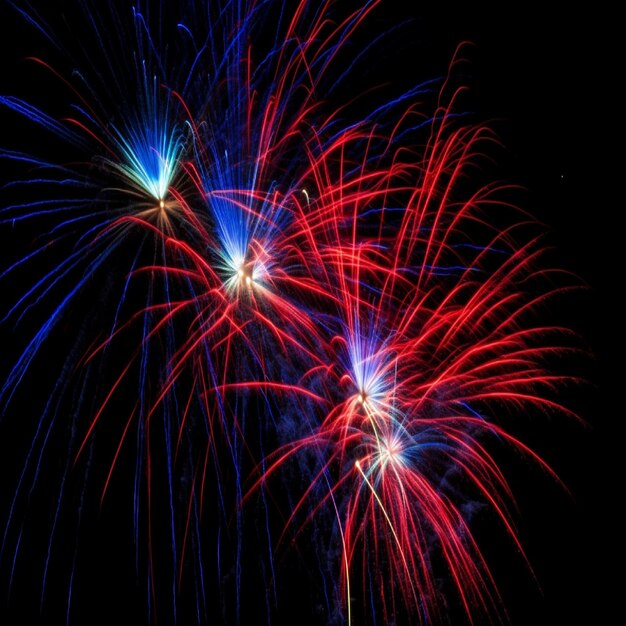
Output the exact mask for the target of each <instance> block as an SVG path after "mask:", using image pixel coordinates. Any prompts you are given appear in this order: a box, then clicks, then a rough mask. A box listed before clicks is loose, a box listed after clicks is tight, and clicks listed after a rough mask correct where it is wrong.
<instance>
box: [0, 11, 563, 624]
mask: <svg viewBox="0 0 626 626" xmlns="http://www.w3.org/2000/svg"><path fill="white" fill-rule="evenodd" d="M94 5H95V3H91V2H83V3H77V6H76V7H75V9H76V12H75V13H73V14H72V18H71V20H70V21H71V22H72V23H73V24H75V25H80V26H81V27H82V28H83V29H84V32H85V33H88V34H87V35H85V36H83V37H79V39H78V41H75V40H74V39H68V31H67V30H66V24H65V21H64V20H63V19H61V20H55V19H53V18H52V17H51V18H50V19H47V18H46V17H45V15H44V14H42V13H39V12H38V11H36V10H35V8H34V7H32V6H30V5H29V4H28V3H15V5H14V7H13V8H15V9H17V12H18V13H19V14H21V16H22V17H23V18H25V19H26V21H27V23H28V24H29V26H30V27H34V29H35V30H38V31H39V32H40V34H43V36H44V39H46V40H47V42H48V44H49V45H50V53H49V58H43V57H42V58H40V57H37V58H30V59H28V60H27V61H26V63H27V65H28V67H29V68H30V71H31V72H32V73H33V74H34V75H37V76H41V77H43V78H42V80H45V81H48V82H49V83H50V84H54V85H55V86H56V87H55V88H56V89H58V90H59V98H58V100H57V99H55V104H54V107H49V108H47V106H46V105H45V102H46V99H45V98H41V99H40V102H39V103H38V102H37V98H36V96H35V97H34V98H26V97H20V96H15V95H0V104H2V105H3V114H4V115H7V116H13V117H18V118H20V119H22V120H24V121H25V122H26V123H27V124H28V125H30V126H31V127H32V128H35V129H36V131H35V132H37V133H42V134H45V136H46V137H48V138H49V141H50V145H52V146H53V150H51V151H47V150H42V151H41V152H42V153H41V154H38V153H37V154H36V153H31V152H30V151H24V150H15V149H13V148H11V147H7V148H5V149H3V151H2V152H1V153H0V155H1V156H2V157H3V159H4V160H6V161H8V162H9V163H10V164H11V166H12V167H13V168H14V169H15V170H16V171H19V170H20V169H21V170H22V171H23V174H22V176H21V177H19V176H16V177H15V179H13V180H12V181H11V182H10V183H9V184H8V185H6V186H5V188H4V189H5V192H4V193H5V195H6V197H7V198H8V200H7V201H4V202H3V207H2V209H1V213H0V220H1V225H2V228H3V233H11V235H12V236H13V234H14V235H15V236H16V239H17V241H18V244H19V245H18V247H19V248H20V251H19V253H18V255H17V256H16V257H15V258H14V259H12V260H11V261H9V262H8V263H7V264H6V266H5V267H3V268H2V274H1V275H0V280H2V281H3V283H4V285H5V287H4V289H5V291H9V290H10V292H11V293H14V294H16V295H15V297H14V298H13V299H12V301H11V302H10V303H9V304H8V306H7V307H6V308H5V310H3V312H2V315H3V323H4V324H5V325H6V326H7V327H8V326H9V325H12V326H13V327H14V328H16V329H17V331H18V332H17V336H18V338H19V339H18V342H17V343H18V347H17V349H16V351H15V353H16V357H15V359H14V360H13V361H12V363H11V364H10V365H9V367H8V369H7V373H6V377H5V380H4V382H3V385H2V388H1V389H0V402H1V403H2V409H3V414H4V418H3V420H4V422H3V428H5V429H7V432H8V431H9V429H11V428H13V429H15V430H16V432H17V433H18V435H19V436H21V437H22V439H25V440H27V441H28V445H27V448H26V451H25V453H24V455H23V458H22V460H21V462H20V463H19V464H18V467H19V469H18V470H17V471H14V472H13V473H15V475H16V476H15V482H14V485H13V493H14V496H13V498H12V500H11V502H10V504H9V505H8V508H7V511H6V522H5V526H4V533H3V540H2V549H1V552H0V559H1V560H0V564H2V566H3V572H6V573H5V574H4V576H5V578H6V581H7V584H8V586H9V588H11V587H12V586H13V585H14V584H19V577H20V575H23V572H24V570H25V557H24V550H25V548H24V545H25V544H27V543H28V541H29V539H30V540H32V535H34V534H35V529H36V526H35V524H34V522H33V519H34V517H35V516H36V515H37V512H38V511H40V510H45V511H48V515H47V517H46V519H47V520H48V522H47V526H46V530H45V531H44V533H43V534H44V538H43V540H42V539H41V537H39V539H38V540H37V541H39V542H40V543H41V545H42V546H43V547H41V548H40V550H39V552H40V556H39V557H38V559H36V563H37V566H36V568H37V569H38V571H39V572H40V580H39V583H38V586H39V591H38V593H39V600H40V602H39V603H40V605H41V607H42V608H41V610H42V611H44V610H45V607H46V606H47V603H49V602H50V601H49V600H47V597H48V596H50V595H51V592H50V591H48V588H49V587H50V585H51V584H53V583H51V582H50V579H51V577H52V572H53V571H55V567H56V568H58V569H60V570H62V576H61V577H60V580H62V582H57V581H55V583H54V588H55V593H57V591H56V589H57V587H59V588H60V592H59V593H60V594H61V595H62V596H63V597H64V598H66V602H65V606H64V609H63V610H64V612H65V615H66V620H67V621H68V622H71V620H72V616H73V604H72V602H73V598H74V597H75V596H76V595H77V594H78V593H79V592H80V587H77V583H76V579H77V578H78V577H79V574H80V571H81V568H84V567H86V565H85V563H84V562H83V561H84V559H83V557H82V552H81V550H83V548H82V547H81V541H80V540H79V539H80V535H81V533H83V534H84V533H85V532H87V531H86V530H84V529H86V528H87V529H88V528H92V527H95V526H97V520H98V519H99V518H100V516H102V515H103V511H105V510H107V507H108V506H110V504H109V502H110V501H115V500H116V498H117V499H120V498H121V499H123V498H124V496H125V495H126V494H130V500H131V501H132V507H131V509H132V512H131V514H130V517H131V518H132V524H131V530H130V531H129V534H130V536H132V539H133V543H134V554H133V558H134V561H135V570H136V571H137V572H138V573H139V572H142V574H143V576H142V579H143V580H145V581H146V584H145V589H146V598H147V601H146V607H147V608H146V611H147V614H148V616H149V619H150V620H154V621H156V620H157V618H160V619H163V618H161V617H160V616H167V617H165V619H167V620H170V621H173V622H176V621H180V622H181V623H182V622H184V621H188V620H189V619H195V620H196V621H197V622H198V623H205V622H211V621H213V620H214V619H215V614H216V613H218V614H219V615H221V619H222V621H223V622H225V623H242V622H243V621H245V614H244V613H242V611H243V609H242V607H243V606H244V605H245V604H246V603H249V602H250V598H253V599H254V602H255V603H259V604H260V605H261V606H263V610H264V611H265V612H266V621H267V623H268V624H269V623H274V622H275V621H276V620H278V619H282V616H284V608H281V606H284V601H283V599H282V598H281V588H282V585H283V583H284V582H285V581H286V580H287V579H288V578H289V577H290V572H291V568H292V565H290V563H292V562H293V559H297V558H302V559H303V560H305V561H306V565H305V567H306V568H307V569H308V571H316V576H317V578H316V582H314V583H313V589H314V591H312V592H311V597H312V598H313V600H312V602H314V603H321V604H322V605H323V606H324V609H323V614H324V617H323V618H322V619H323V621H324V622H325V623H347V624H352V623H372V624H376V623H380V620H382V621H383V622H384V623H393V622H394V621H395V620H397V621H402V619H411V620H413V621H417V622H419V623H424V624H427V623H439V622H445V621H446V620H447V619H448V618H449V616H450V615H452V614H454V611H455V610H456V609H453V608H451V607H457V608H458V609H459V610H460V615H461V619H466V620H467V621H469V622H471V621H472V620H473V619H474V618H475V616H476V615H478V614H481V615H482V614H487V615H490V616H491V617H496V616H498V615H501V614H502V613H503V612H504V608H503V606H502V601H501V599H500V597H499V594H498V591H497V580H495V578H494V576H493V575H492V573H491V571H490V568H489V563H488V562H487V560H486V558H485V557H484V556H483V552H482V547H481V542H480V540H479V539H478V538H477V537H476V536H475V532H474V529H473V521H474V520H473V515H472V510H473V508H474V507H475V506H479V505H480V506H482V507H484V508H485V509H486V510H489V511H490V514H491V516H492V518H493V520H492V521H494V523H499V524H500V526H501V527H502V528H503V529H504V533H505V534H506V535H507V536H508V537H509V538H510V542H511V549H512V551H519V552H521V553H522V555H523V549H522V543H521V539H520V537H519V536H518V533H517V531H516V528H515V525H514V517H513V515H512V513H511V508H512V506H513V504H514V501H513V494H512V492H511V489H510V487H509V484H508V482H507V478H506V472H505V471H504V468H502V467H501V465H500V462H499V458H500V449H501V448H509V449H511V450H512V451H514V452H515V453H516V454H521V455H522V456H523V457H525V458H526V459H528V460H530V461H532V462H533V463H535V464H537V465H539V467H541V468H542V469H544V470H546V471H547V472H548V473H549V474H551V475H552V476H554V474H553V473H552V471H551V470H550V468H549V467H548V466H547V465H546V464H545V463H544V461H542V460H541V459H540V458H539V456H538V455H536V454H535V453H534V452H533V451H532V450H531V449H530V448H528V447H527V446H526V445H525V444H524V443H523V442H522V441H521V440H520V439H519V438H517V437H516V436H515V431H516V428H515V423H516V420H517V418H518V416H519V415H520V414H523V413H525V412H527V411H530V412H560V413H566V414H567V413H568V411H567V410H566V409H565V408H564V407H563V406H561V405H560V403H559V401H558V399H557V396H556V395H555V391H556V390H557V389H558V387H559V386H560V384H561V383H562V382H563V381H564V380H566V377H564V376H561V375H559V374H558V373H556V374H555V373H553V372H552V369H551V368H552V366H553V362H554V356H555V355H556V354H565V353H567V349H568V348H567V347H566V346H567V342H566V341H565V336H566V333H565V331H563V329H560V328H557V327H552V326H542V325H541V324H539V323H537V321H536V320H538V319H540V316H539V312H540V309H541V307H542V306H543V305H544V303H545V302H546V301H547V300H548V299H549V298H550V297H552V296H554V295H557V294H558V293H560V292H561V291H563V290H565V289H567V288H568V283H567V282H566V281H565V280H564V279H563V280H561V274H559V273H558V272H555V271H552V270H546V269H542V264H543V258H542V257H543V248H542V240H541V237H540V236H538V235H537V234H536V233H537V229H536V226H535V225H534V223H533V221H532V220H531V219H530V218H529V217H527V216H526V215H524V214H523V213H522V212H521V211H519V210H517V209H515V208H514V207H512V206H510V205H509V203H508V202H507V188H506V187H505V186H498V185H494V184H492V183H487V184H485V182H484V180H481V177H480V176H479V175H478V174H476V171H475V166H476V164H479V163H480V162H481V160H482V159H483V155H485V154H489V152H490V150H493V149H494V144H495V143H496V142H495V138H494V137H493V135H492V134H491V132H490V131H489V130H488V129H487V128H485V127H483V126H475V125H472V124H471V123H470V122H469V121H467V119H466V118H465V117H463V116H460V115H457V114H456V112H455V110H456V108H457V98H458V92H455V91H454V90H453V87H452V82H453V81H440V82H439V84H437V83H436V81H433V82H432V83H425V84H420V85H418V86H416V87H414V88H412V89H409V90H407V91H405V92H404V93H402V94H399V95H394V97H393V98H391V99H385V93H386V92H384V91H383V90H379V91H376V90H373V91H372V92H370V93H368V94H367V97H366V96H362V97H356V98H355V97H353V96H352V95H351V96H350V98H349V99H348V100H343V99H341V98H343V94H344V93H345V92H346V87H345V86H346V85H348V87H349V77H350V75H351V72H353V71H354V69H355V68H357V67H358V62H359V59H360V58H366V57H367V53H368V52H370V53H371V52H372V49H371V47H373V46H374V44H375V43H376V40H374V41H373V42H370V46H371V47H370V48H366V49H365V50H359V51H358V52H357V53H354V49H353V48H351V47H350V46H351V42H353V41H354V38H355V37H356V35H355V33H356V34H358V32H359V28H360V26H361V24H362V22H364V21H366V20H367V19H368V18H369V14H370V13H371V12H373V11H376V10H377V9H378V8H379V7H377V5H378V3H377V2H371V3H365V4H364V5H363V6H362V7H358V8H357V9H356V10H354V11H352V12H350V11H347V12H341V11H340V10H339V6H338V3H333V2H325V3H323V4H322V5H321V6H319V7H317V6H313V5H312V4H311V3H309V2H306V1H304V0H303V1H301V2H294V3H288V4H287V5H282V4H280V3H271V2H259V3H256V2H251V3H239V2H223V3H219V4H218V5H213V4H211V5H207V6H206V7H205V6H203V5H201V4H195V3H191V2H190V3H188V4H184V3H183V5H182V6H181V7H180V9H173V8H165V7H163V6H161V5H157V4H156V3H154V4H153V3H146V4H145V5H144V4H143V3H138V4H137V5H136V6H133V7H126V8H124V7H121V6H120V7H116V6H114V5H113V4H112V5H110V6H107V7H106V8H104V9H102V8H99V9H98V8H97V7H96V6H94ZM66 40H67V41H66ZM90 40H91V41H90ZM94 42H95V43H96V46H94V45H93V44H94ZM94 47H95V48H96V49H93V48H94ZM347 90H348V91H349V89H347ZM59 103H60V104H59ZM442 103H445V104H442ZM57 106H61V108H62V109H63V110H61V111H58V110H56V109H55V110H52V109H54V108H55V107H57ZM19 140H20V138H19V137H18V138H17V141H18V142H19ZM555 285H557V286H556V287H555ZM70 329H71V330H70ZM33 381H38V382H37V388H38V398H39V399H36V400H30V399H28V398H27V396H28V391H27V390H28V388H29V385H32V384H33ZM20 406H22V407H25V408H27V409H28V411H25V413H27V415H26V414H25V416H24V417H22V418H21V421H22V422H23V423H20V424H19V427H18V426H15V424H16V419H17V418H16V415H17V414H18V413H19V412H20ZM33 415H35V416H36V417H33ZM24 433H26V435H25V434H24ZM55 457H56V458H60V459H62V461H61V463H60V464H59V463H54V462H53V460H54V459H55ZM49 467H50V468H52V469H53V471H50V474H51V475H50V476H47V477H46V480H45V481H44V480H43V479H42V476H43V475H44V474H48V469H47V468H49ZM554 478H555V479H556V476H554ZM557 480H558V479H557ZM50 485H52V486H50ZM477 503H478V504H477ZM108 510H111V509H108ZM68 529H70V530H69V531H68ZM67 532H70V533H73V534H76V535H77V537H76V539H74V540H73V541H72V542H71V548H70V550H69V552H70V554H71V555H70V557H69V558H65V559H61V558H60V557H59V554H60V552H61V551H62V550H63V544H64V536H65V535H66V534H67ZM35 543H36V542H35ZM307 543H311V545H313V546H314V547H313V549H312V550H311V549H305V548H303V547H302V546H303V545H304V544H307ZM294 546H295V552H292V553H291V556H285V555H287V554H288V553H290V550H291V549H292V548H294ZM298 546H300V548H298ZM65 550H66V549H65ZM298 550H299V551H298ZM294 555H296V556H294ZM61 563H65V564H66V565H65V566H61V565H60V564H61ZM131 569H132V568H131ZM259 569H260V571H262V576H258V571H259ZM311 576H312V575H311ZM216 590H219V594H217V595H219V596H220V598H221V600H219V602H218V600H217V599H216ZM315 590H322V591H319V592H318V591H315ZM216 606H217V607H219V608H218V609H217V610H216ZM281 611H283V612H282V613H281ZM289 619H291V618H289Z"/></svg>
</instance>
